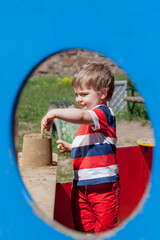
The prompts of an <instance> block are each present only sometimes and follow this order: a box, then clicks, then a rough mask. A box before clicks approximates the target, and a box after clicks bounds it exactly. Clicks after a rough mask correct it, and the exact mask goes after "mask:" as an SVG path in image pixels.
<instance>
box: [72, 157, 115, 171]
mask: <svg viewBox="0 0 160 240" xmlns="http://www.w3.org/2000/svg"><path fill="white" fill-rule="evenodd" d="M72 163H73V166H74V170H79V169H86V168H97V167H108V166H110V165H115V164H117V161H116V158H115V154H107V155H103V156H94V157H93V156H92V157H85V158H76V159H72Z"/></svg>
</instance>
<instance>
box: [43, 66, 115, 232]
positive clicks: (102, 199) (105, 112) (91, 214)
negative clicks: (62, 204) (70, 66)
mask: <svg viewBox="0 0 160 240" xmlns="http://www.w3.org/2000/svg"><path fill="white" fill-rule="evenodd" d="M72 86H73V88H74V91H75V95H76V102H77V104H78V105H79V106H80V108H81V109H53V110H51V111H49V112H48V113H47V114H46V115H45V116H44V118H43V119H42V121H41V133H42V135H43V132H44V129H46V130H49V129H50V126H51V124H52V122H53V119H54V118H58V119H61V120H64V121H68V122H72V123H77V124H81V126H80V128H79V129H78V131H77V133H76V136H75V138H74V140H73V143H72V144H69V143H67V142H65V141H62V140H58V141H57V144H58V146H57V148H58V149H59V151H60V152H62V153H64V152H71V158H72V163H73V167H74V178H73V187H72V197H71V202H72V213H73V219H74V223H75V229H76V230H79V231H83V232H95V233H98V232H102V231H106V230H109V229H111V228H113V227H116V226H117V218H118V212H119V175H118V166H117V162H116V147H115V144H116V140H117V137H116V125H115V124H116V123H115V116H114V113H113V111H112V109H111V108H109V107H107V105H106V103H107V101H110V100H111V98H112V94H113V90H114V76H113V74H112V73H111V71H110V70H109V68H108V66H107V65H106V64H102V63H96V62H94V63H91V64H85V65H83V66H82V67H81V68H80V70H79V71H78V72H77V73H76V74H75V75H74V78H73V81H72Z"/></svg>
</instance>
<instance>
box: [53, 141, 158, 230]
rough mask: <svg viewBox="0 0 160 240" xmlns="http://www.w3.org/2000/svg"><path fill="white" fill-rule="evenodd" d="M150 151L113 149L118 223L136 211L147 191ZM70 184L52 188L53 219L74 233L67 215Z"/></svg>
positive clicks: (150, 164) (138, 148) (141, 148)
mask: <svg viewBox="0 0 160 240" xmlns="http://www.w3.org/2000/svg"><path fill="white" fill-rule="evenodd" d="M152 151H153V148H152V147H143V146H135V147H125V148H118V149H117V161H118V165H119V175H120V185H121V194H120V211H119V221H120V222H121V221H123V220H124V219H126V218H127V217H128V216H129V215H130V214H132V213H133V211H134V210H135V209H136V208H137V206H138V204H139V203H140V200H141V199H142V197H143V194H144V192H145V191H146V189H147V185H148V181H149V177H150V172H151V166H152ZM71 187H72V183H62V184H60V183H58V184H57V185H56V196H55V210H54V219H55V220H56V221H58V222H60V223H61V224H63V225H65V226H67V227H69V228H72V229H74V224H73V218H72V211H71Z"/></svg>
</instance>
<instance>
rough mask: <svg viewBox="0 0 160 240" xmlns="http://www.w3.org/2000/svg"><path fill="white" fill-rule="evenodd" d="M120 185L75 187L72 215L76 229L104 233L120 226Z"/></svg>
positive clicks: (73, 189)
mask: <svg viewBox="0 0 160 240" xmlns="http://www.w3.org/2000/svg"><path fill="white" fill-rule="evenodd" d="M119 195H120V187H119V183H118V182H116V183H102V184H97V185H90V186H73V188H72V198H71V201H72V213H73V219H74V224H75V229H76V230H78V231H82V232H86V231H91V230H93V231H94V232H97V233H98V232H102V231H106V230H109V229H111V228H114V227H116V226H117V225H118V223H117V222H118V212H119Z"/></svg>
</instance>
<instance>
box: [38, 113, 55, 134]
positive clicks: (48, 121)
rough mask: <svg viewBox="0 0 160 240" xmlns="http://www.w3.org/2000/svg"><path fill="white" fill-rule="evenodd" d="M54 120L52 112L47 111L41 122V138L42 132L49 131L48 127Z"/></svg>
mask: <svg viewBox="0 0 160 240" xmlns="http://www.w3.org/2000/svg"><path fill="white" fill-rule="evenodd" d="M53 119H54V112H53V111H52V110H51V111H49V112H48V113H47V114H46V115H45V116H44V118H43V119H42V121H41V135H42V136H43V134H44V130H45V129H46V130H47V131H49V130H50V127H51V125H52V122H53Z"/></svg>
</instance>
